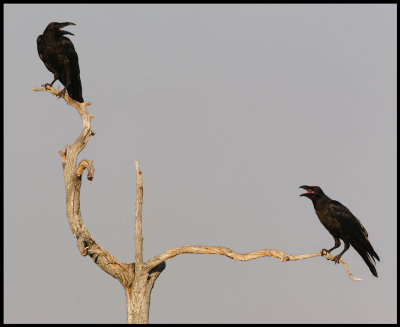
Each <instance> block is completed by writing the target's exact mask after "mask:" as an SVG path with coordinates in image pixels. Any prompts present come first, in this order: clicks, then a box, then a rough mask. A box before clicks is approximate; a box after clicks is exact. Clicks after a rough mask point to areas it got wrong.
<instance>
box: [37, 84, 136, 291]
mask: <svg viewBox="0 0 400 327" xmlns="http://www.w3.org/2000/svg"><path fill="white" fill-rule="evenodd" d="M33 90H34V91H47V92H49V93H51V94H54V95H58V94H59V92H58V91H57V90H55V89H54V88H53V87H50V86H47V87H46V88H41V89H38V88H33ZM62 98H63V99H64V100H65V101H66V102H67V104H68V105H70V106H72V107H74V108H75V109H76V110H77V111H78V113H79V115H80V116H81V119H82V131H81V133H80V135H79V136H78V138H77V139H76V141H75V142H74V143H73V144H72V145H71V146H68V144H67V145H66V146H65V151H64V152H63V151H59V154H60V155H61V158H62V165H63V171H64V182H65V193H66V208H67V218H68V223H69V227H70V229H71V231H72V233H73V235H74V237H75V238H76V239H77V246H78V249H79V253H80V254H81V255H82V256H86V255H89V256H90V257H91V258H92V260H93V261H94V262H95V263H96V264H97V265H98V266H99V267H100V268H101V269H102V270H103V271H105V272H106V273H107V274H109V275H111V276H113V277H114V278H116V279H118V280H119V281H120V282H121V284H122V285H124V286H126V285H128V284H129V283H131V281H132V280H133V275H134V266H133V264H126V263H123V262H120V261H119V260H117V259H116V258H115V257H114V256H113V255H112V254H110V253H109V252H107V251H106V250H105V249H103V248H102V247H101V246H100V245H99V244H97V243H96V241H95V240H94V238H93V236H92V235H91V234H90V233H89V231H88V230H87V228H86V226H85V224H84V223H83V220H82V216H81V211H80V191H81V185H82V181H81V176H82V173H83V171H84V170H85V169H87V171H88V175H87V178H88V179H89V182H90V181H91V180H92V179H93V174H94V167H93V164H92V163H93V161H92V160H86V159H84V160H82V161H81V162H80V163H79V165H78V166H77V165H76V162H77V157H78V155H79V153H80V152H81V151H82V150H83V149H84V148H85V146H86V144H87V143H88V142H89V139H90V136H92V135H94V132H93V131H92V129H91V123H90V122H91V120H92V118H93V117H94V116H93V115H91V114H89V113H88V111H87V110H86V107H87V106H89V105H90V104H91V103H90V102H82V103H80V102H77V101H75V100H74V99H72V98H71V97H70V96H69V95H68V94H67V93H65V94H64V95H62Z"/></svg>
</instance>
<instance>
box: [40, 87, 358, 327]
mask: <svg viewBox="0 0 400 327" xmlns="http://www.w3.org/2000/svg"><path fill="white" fill-rule="evenodd" d="M33 90H34V91H47V92H50V93H52V94H54V95H57V94H58V93H59V92H58V90H55V89H54V88H52V87H47V88H41V89H38V88H33ZM62 97H63V98H64V100H65V101H66V102H67V104H68V105H70V106H72V107H74V108H75V109H76V110H78V113H79V114H80V116H81V119H82V124H83V127H82V131H81V133H80V135H79V136H78V138H77V139H76V141H75V142H74V143H73V144H72V145H71V146H68V144H67V145H66V146H65V151H59V153H60V155H61V159H62V167H63V171H64V181H65V193H66V209H67V218H68V223H69V227H70V229H71V231H72V234H73V235H74V237H75V238H76V241H77V246H78V249H79V252H80V254H81V255H82V256H87V255H88V256H90V258H92V260H93V262H94V263H96V264H97V265H98V266H99V267H100V268H101V269H102V270H103V271H105V272H106V273H107V274H109V275H111V276H112V277H114V278H116V279H117V280H118V281H119V282H120V283H121V284H122V286H123V287H124V289H125V295H126V309H127V321H128V323H134V324H140V323H148V322H149V310H150V295H151V290H152V288H153V286H154V283H155V281H156V280H157V278H158V276H159V275H160V274H161V272H162V271H163V270H164V269H165V266H166V264H165V261H166V260H168V259H171V258H173V257H175V256H177V255H179V254H184V253H190V254H220V255H224V256H226V257H228V258H231V259H233V260H237V261H248V260H253V259H256V258H260V257H274V258H278V259H281V261H283V262H286V261H294V260H300V259H308V258H312V257H317V256H323V257H325V258H326V259H328V260H331V261H333V257H332V256H331V255H330V254H329V253H312V254H300V255H290V254H287V253H285V252H283V251H280V250H273V249H261V250H257V251H254V252H250V253H245V254H240V253H236V252H234V251H232V250H231V249H228V248H226V247H222V246H205V245H185V246H181V247H176V248H173V249H170V250H168V251H165V252H164V253H162V254H160V255H158V256H155V257H153V258H151V259H150V260H148V261H146V262H143V235H142V201H143V180H142V172H141V171H140V169H139V164H138V162H137V161H136V162H135V164H136V213H135V245H136V253H135V262H133V263H124V262H121V261H119V260H118V259H116V258H115V257H114V256H113V255H112V254H111V253H109V252H107V251H106V250H105V249H103V248H102V247H101V245H99V244H98V243H96V241H95V240H94V238H93V236H92V235H91V234H90V233H89V231H88V230H87V229H86V227H85V224H84V223H83V220H82V216H81V210H80V191H81V183H82V175H83V172H84V170H85V169H86V170H87V179H88V180H89V183H90V182H91V181H92V179H93V177H94V167H93V161H92V160H87V159H83V160H81V161H80V162H79V164H77V157H78V155H79V153H80V152H81V151H82V150H83V149H84V148H85V146H86V144H87V143H88V141H89V139H90V137H91V136H92V135H94V134H95V133H94V132H93V130H92V128H91V120H92V118H93V117H94V116H93V115H90V114H89V113H88V111H87V110H86V107H87V106H89V105H90V104H91V103H90V102H83V103H79V102H77V101H75V100H73V99H72V98H70V97H69V96H68V95H67V94H65V95H63V96H62ZM340 263H341V264H342V265H343V266H344V268H345V269H346V271H347V274H348V275H349V277H350V278H351V279H352V280H353V281H359V280H361V279H360V278H356V277H353V276H352V274H351V273H350V271H349V270H348V268H347V265H346V263H345V262H343V261H342V260H340Z"/></svg>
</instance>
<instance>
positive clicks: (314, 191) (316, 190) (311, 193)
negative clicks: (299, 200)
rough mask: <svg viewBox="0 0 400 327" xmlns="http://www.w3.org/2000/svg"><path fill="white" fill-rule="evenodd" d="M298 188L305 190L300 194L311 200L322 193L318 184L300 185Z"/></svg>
mask: <svg viewBox="0 0 400 327" xmlns="http://www.w3.org/2000/svg"><path fill="white" fill-rule="evenodd" d="M299 188H302V189H305V190H306V191H307V192H306V193H303V194H300V196H306V197H308V198H309V199H311V200H313V199H317V198H319V197H320V196H322V195H323V194H324V192H322V190H321V188H320V187H319V186H308V185H302V186H300V187H299Z"/></svg>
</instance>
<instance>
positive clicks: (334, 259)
mask: <svg viewBox="0 0 400 327" xmlns="http://www.w3.org/2000/svg"><path fill="white" fill-rule="evenodd" d="M340 257H341V255H337V256H336V257H334V258H333V261H335V264H337V263H339V261H340Z"/></svg>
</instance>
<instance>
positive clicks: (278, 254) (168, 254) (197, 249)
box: [143, 245, 361, 281]
mask: <svg viewBox="0 0 400 327" xmlns="http://www.w3.org/2000/svg"><path fill="white" fill-rule="evenodd" d="M185 253H189V254H219V255H224V256H226V257H228V258H230V259H233V260H236V261H248V260H253V259H257V258H261V257H274V258H278V259H281V261H283V262H286V261H296V260H302V259H309V258H313V257H319V256H323V257H325V258H327V259H328V260H332V261H333V259H334V257H332V256H331V255H330V254H329V253H326V254H321V253H311V254H299V255H290V254H288V253H286V252H284V251H281V250H273V249H261V250H257V251H253V252H249V253H244V254H241V253H237V252H234V251H232V250H231V249H229V248H227V247H223V246H204V245H194V246H192V245H185V246H181V247H177V248H173V249H170V250H168V251H165V252H164V253H162V254H160V255H158V256H155V257H153V258H152V259H150V260H149V261H147V262H146V263H145V264H144V265H143V269H151V268H153V267H155V266H157V265H158V264H160V263H161V262H163V261H165V260H168V259H172V258H173V257H175V256H177V255H179V254H185ZM339 262H340V263H341V264H342V265H343V266H344V268H345V269H346V272H347V274H348V275H349V277H350V278H351V279H352V280H353V281H360V280H361V278H356V277H354V276H353V275H352V274H351V273H350V271H349V269H348V268H347V265H346V263H345V262H344V261H342V260H340V261H339Z"/></svg>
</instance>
